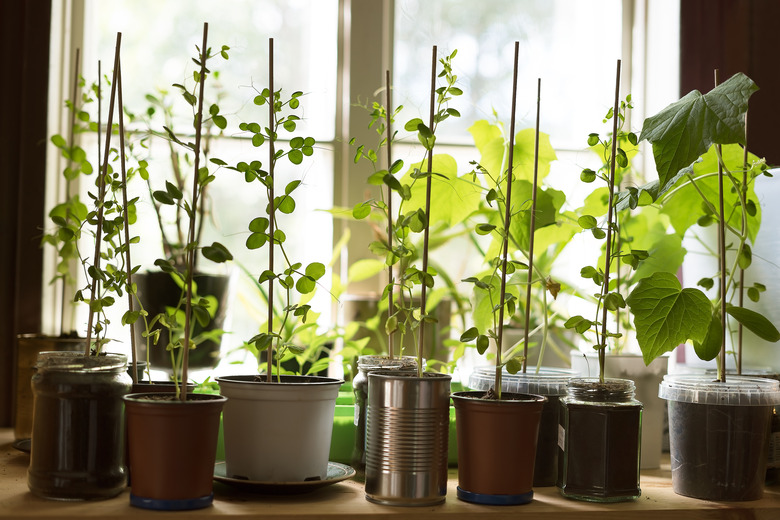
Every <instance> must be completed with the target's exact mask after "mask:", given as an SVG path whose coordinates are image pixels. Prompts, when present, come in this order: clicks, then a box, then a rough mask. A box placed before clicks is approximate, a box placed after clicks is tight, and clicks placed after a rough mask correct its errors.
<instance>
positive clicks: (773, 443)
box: [766, 432, 780, 468]
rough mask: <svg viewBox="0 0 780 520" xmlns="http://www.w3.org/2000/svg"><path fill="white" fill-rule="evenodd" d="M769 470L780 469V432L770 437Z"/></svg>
mask: <svg viewBox="0 0 780 520" xmlns="http://www.w3.org/2000/svg"><path fill="white" fill-rule="evenodd" d="M766 467H767V468H780V432H773V433H772V435H770V436H769V457H768V458H767V462H766Z"/></svg>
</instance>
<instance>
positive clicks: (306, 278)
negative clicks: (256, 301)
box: [217, 39, 343, 483]
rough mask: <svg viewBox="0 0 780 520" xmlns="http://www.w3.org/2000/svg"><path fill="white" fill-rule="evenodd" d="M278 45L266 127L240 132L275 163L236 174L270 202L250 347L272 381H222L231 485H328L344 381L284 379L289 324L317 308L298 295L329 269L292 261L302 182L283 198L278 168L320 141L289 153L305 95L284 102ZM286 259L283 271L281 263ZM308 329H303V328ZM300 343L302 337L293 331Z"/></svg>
mask: <svg viewBox="0 0 780 520" xmlns="http://www.w3.org/2000/svg"><path fill="white" fill-rule="evenodd" d="M273 56H274V53H273V39H270V40H269V86H268V88H266V89H263V90H262V91H258V92H257V96H256V97H255V98H254V103H255V104H256V105H257V106H263V107H264V106H266V105H267V106H268V121H267V123H266V124H260V123H256V122H251V123H241V125H240V128H241V130H243V131H245V132H249V133H250V134H251V135H252V144H253V145H254V146H255V147H260V146H262V145H266V146H267V147H268V157H269V158H268V162H267V163H266V165H265V166H263V164H262V162H261V161H260V160H252V161H249V162H240V163H238V164H237V165H236V166H234V167H231V169H233V170H235V171H237V172H239V173H240V174H242V175H243V176H244V179H245V181H246V182H248V183H251V184H252V185H257V184H259V185H260V186H259V187H260V190H261V191H262V193H263V194H264V195H265V197H266V202H267V206H266V208H265V210H264V212H263V215H261V216H258V217H255V218H253V219H252V221H251V222H250V223H249V232H250V234H249V236H248V238H247V242H246V245H247V248H249V249H252V250H255V249H260V248H262V247H264V246H265V249H266V250H267V252H268V267H267V268H266V269H265V270H263V271H262V273H261V274H260V275H259V276H258V283H259V284H265V283H267V285H268V289H267V293H266V295H267V299H268V317H267V322H266V328H265V330H263V331H261V332H260V333H259V334H257V335H256V336H254V337H253V338H251V339H250V340H249V343H251V344H253V345H254V347H255V349H256V350H257V352H258V353H260V352H263V353H265V355H266V357H265V362H263V363H259V366H260V368H261V369H262V368H265V372H266V373H265V374H264V375H239V376H225V377H220V378H218V379H217V381H218V383H219V387H220V392H221V393H222V395H225V396H227V397H228V398H229V401H228V404H227V405H226V406H225V412H224V437H225V468H224V472H225V475H226V476H227V477H228V478H231V479H242V480H249V481H253V482H264V483H272V482H277V483H278V482H303V481H306V480H326V479H327V478H328V468H329V461H328V453H329V449H330V436H331V433H332V429H333V417H334V408H335V402H336V397H337V395H338V391H339V387H340V386H341V384H342V383H343V381H341V380H338V379H334V378H327V377H315V376H290V375H282V374H281V371H282V369H281V361H282V359H283V358H284V356H285V352H286V351H289V350H290V349H297V348H299V347H298V346H297V345H294V344H292V343H290V342H289V341H290V339H291V336H287V335H285V327H286V326H287V323H288V321H290V320H294V319H296V318H300V323H301V326H305V324H306V321H307V317H308V314H309V310H310V309H311V306H310V305H309V304H308V303H300V302H295V301H293V293H294V292H296V293H299V294H301V295H306V294H309V293H311V292H313V291H314V290H315V288H316V286H317V280H319V279H320V278H321V277H322V276H323V275H324V274H325V271H326V269H325V266H324V265H323V264H322V263H320V262H312V263H310V264H309V265H307V266H303V264H301V263H299V262H294V261H293V260H292V259H291V258H290V256H289V255H288V254H287V252H286V249H285V241H286V239H287V236H286V235H285V233H284V231H283V230H282V229H281V228H280V225H279V224H280V222H279V214H280V213H283V214H291V213H292V212H293V211H294V210H295V199H294V197H293V194H294V191H295V190H296V189H297V188H298V187H299V186H300V185H301V181H300V180H293V181H291V182H289V183H288V184H287V185H286V186H285V187H284V190H283V192H282V190H280V189H279V186H277V185H276V181H277V177H276V176H275V169H276V166H277V163H278V161H280V160H281V159H283V158H286V159H287V160H289V161H290V162H291V163H292V164H294V165H297V164H301V163H302V162H303V160H304V157H306V156H311V155H312V153H313V146H314V144H315V142H314V139H313V138H311V137H301V136H297V135H294V136H293V137H291V138H290V141H289V148H287V149H284V148H282V147H281V146H280V145H281V142H280V132H281V131H282V130H284V131H285V132H288V133H291V134H294V132H295V130H296V128H297V124H298V121H299V120H300V117H299V116H298V115H297V114H296V113H295V110H296V109H298V108H299V107H300V97H301V95H302V92H293V93H292V94H291V95H290V96H289V97H283V95H282V93H283V90H282V89H278V90H277V89H275V88H274V60H273ZM277 252H278V253H281V255H282V261H283V262H284V266H283V267H281V268H280V267H278V264H277V263H276V260H275V257H276V253H277ZM276 284H278V285H279V286H280V287H281V288H282V292H283V295H284V301H283V306H282V316H281V319H279V320H277V319H275V315H274V312H275V308H276V306H275V304H274V296H275V285H276ZM298 330H300V328H298ZM291 334H292V336H294V334H295V331H293V332H292V333H291Z"/></svg>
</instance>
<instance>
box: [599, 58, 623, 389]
mask: <svg viewBox="0 0 780 520" xmlns="http://www.w3.org/2000/svg"><path fill="white" fill-rule="evenodd" d="M619 110H620V60H617V71H616V73H615V106H614V108H613V111H612V151H611V153H610V161H609V203H608V204H607V242H606V244H605V247H606V255H605V259H604V283H603V285H602V286H601V296H602V299H604V300H606V298H607V295H608V294H609V270H610V264H611V263H612V219H613V215H614V211H615V209H614V207H613V200H614V198H615V156H616V155H617V142H618V135H617V132H618V119H620V111H619ZM601 305H602V308H601V342H600V345H599V347H600V348H599V381H600V382H602V383H603V382H604V363H605V362H606V349H607V305H606V302H605V301H603V302H602V303H601Z"/></svg>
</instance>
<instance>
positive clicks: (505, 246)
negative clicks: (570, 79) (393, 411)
mask: <svg viewBox="0 0 780 520" xmlns="http://www.w3.org/2000/svg"><path fill="white" fill-rule="evenodd" d="M519 55H520V42H515V62H514V75H513V78H512V113H511V116H510V120H509V166H508V168H507V175H506V203H505V205H504V236H503V238H502V240H503V243H502V248H501V249H502V250H501V289H500V290H499V297H498V334H497V338H496V343H497V345H496V379H495V382H494V385H493V390H494V391H495V392H496V396H498V399H499V400H501V386H502V385H501V380H502V376H503V366H502V363H501V353H502V350H503V349H502V346H501V343H502V342H503V341H504V298H506V266H507V262H508V258H507V257H508V256H509V224H510V222H511V216H512V174H513V173H514V162H515V121H516V110H517V73H518V60H519ZM531 218H533V217H531ZM526 328H528V325H526ZM523 366H524V367H525V365H523Z"/></svg>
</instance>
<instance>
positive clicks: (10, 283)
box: [0, 0, 51, 426]
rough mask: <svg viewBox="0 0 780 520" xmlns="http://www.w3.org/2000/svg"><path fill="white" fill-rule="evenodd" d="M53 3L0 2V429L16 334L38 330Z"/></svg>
mask: <svg viewBox="0 0 780 520" xmlns="http://www.w3.org/2000/svg"><path fill="white" fill-rule="evenodd" d="M50 24H51V0H29V1H18V0H0V28H1V29H0V42H2V43H1V44H0V49H2V53H1V54H0V55H2V56H3V59H4V60H5V66H4V68H3V72H2V79H0V100H2V101H0V103H2V114H3V117H2V124H0V161H2V162H0V164H2V166H0V426H10V424H11V421H12V417H11V409H12V396H13V383H14V373H15V370H14V366H15V360H14V352H15V347H16V340H15V338H16V334H17V333H20V332H38V331H40V326H41V323H40V322H41V320H40V315H41V289H42V280H41V270H42V265H43V260H42V253H41V249H40V248H39V247H38V241H39V237H40V234H41V229H42V227H43V216H44V180H45V166H46V103H47V91H48V83H49V76H48V67H49V33H50Z"/></svg>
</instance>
